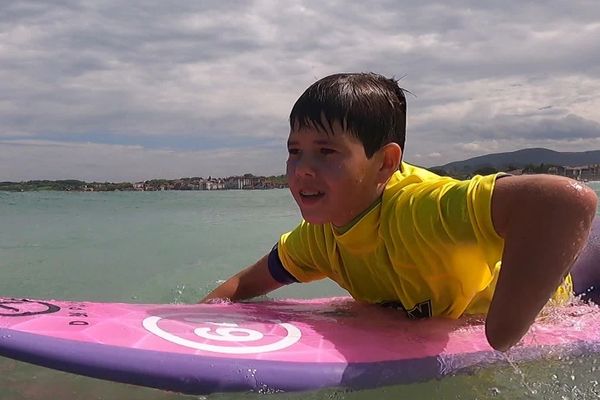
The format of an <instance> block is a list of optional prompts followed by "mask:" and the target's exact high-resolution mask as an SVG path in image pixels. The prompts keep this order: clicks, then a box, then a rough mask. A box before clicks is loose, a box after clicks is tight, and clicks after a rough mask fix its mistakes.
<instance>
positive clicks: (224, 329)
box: [142, 314, 302, 354]
mask: <svg viewBox="0 0 600 400" xmlns="http://www.w3.org/2000/svg"><path fill="white" fill-rule="evenodd" d="M211 319H212V321H211ZM142 325H143V326H144V328H145V329H146V330H147V331H149V332H151V333H153V334H154V335H156V336H158V337H160V338H162V339H165V340H167V341H169V342H171V343H175V344H177V345H180V346H185V347H188V348H192V349H196V350H202V351H208V352H211V353H221V354H260V353H268V352H273V351H278V350H283V349H286V348H288V347H290V346H293V345H294V344H296V343H297V342H298V341H299V340H300V338H301V337H302V332H301V331H300V329H298V328H297V327H296V326H294V325H292V324H290V323H282V322H280V321H271V320H263V321H260V323H252V322H248V321H245V322H240V321H238V322H236V321H235V318H232V319H230V320H226V319H223V320H220V321H215V320H214V315H213V316H210V317H207V318H206V319H204V318H201V317H200V316H199V315H198V314H177V315H168V316H162V317H159V316H151V317H148V318H146V319H144V321H143V322H142ZM242 325H246V326H242ZM259 328H260V330H259ZM175 332H177V333H175ZM265 333H268V334H267V335H266V334H265ZM274 337H277V340H275V341H273V340H272V339H273V338H274Z"/></svg>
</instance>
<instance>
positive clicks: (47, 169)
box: [0, 140, 286, 182]
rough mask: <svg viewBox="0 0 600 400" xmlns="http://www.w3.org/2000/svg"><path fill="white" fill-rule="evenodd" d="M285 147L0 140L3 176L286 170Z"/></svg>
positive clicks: (109, 177)
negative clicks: (201, 147) (184, 147)
mask: <svg viewBox="0 0 600 400" xmlns="http://www.w3.org/2000/svg"><path fill="white" fill-rule="evenodd" d="M283 150H284V149H283V148H282V149H276V148H269V147H262V148H261V147H256V148H245V149H229V148H222V149H214V150H210V151H205V150H197V151H185V152H184V151H173V150H156V149H147V148H144V147H142V146H134V145H127V146H125V145H111V144H97V143H67V142H50V141H37V140H16V141H0V164H1V165H3V170H2V174H1V179H0V180H2V181H21V180H35V179H80V180H85V181H99V182H104V181H112V182H123V181H127V182H132V181H140V180H147V179H153V178H157V177H161V178H168V179H175V178H181V177H193V176H202V177H208V176H221V177H225V176H233V175H242V174H244V173H247V172H248V171H254V172H255V173H257V174H263V175H280V174H283V173H285V157H286V152H285V151H283Z"/></svg>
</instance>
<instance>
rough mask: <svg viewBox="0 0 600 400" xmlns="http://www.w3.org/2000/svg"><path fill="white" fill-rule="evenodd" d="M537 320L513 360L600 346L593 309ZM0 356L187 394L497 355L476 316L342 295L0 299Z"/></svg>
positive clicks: (414, 372) (474, 361)
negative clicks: (207, 300)
mask: <svg viewBox="0 0 600 400" xmlns="http://www.w3.org/2000/svg"><path fill="white" fill-rule="evenodd" d="M597 311H598V310H597V308H596V307H593V306H570V307H566V308H563V309H557V310H553V312H552V313H551V314H549V315H547V316H546V317H542V318H540V319H539V320H538V321H537V322H536V324H535V325H534V326H533V327H532V329H531V330H530V332H529V333H528V334H527V336H526V337H525V338H524V339H523V340H522V341H521V343H520V344H519V345H517V346H516V347H515V348H514V349H512V350H511V351H510V352H509V357H510V358H511V359H512V360H515V361H518V360H532V359H540V358H545V357H561V356H566V355H570V356H577V355H581V354H590V353H598V352H600V313H598V312H597ZM0 355H1V356H5V357H10V358H13V359H17V360H21V361H25V362H29V363H33V364H38V365H42V366H45V367H49V368H54V369H58V370H63V371H67V372H72V373H76V374H81V375H87V376H91V377H96V378H101V379H107V380H112V381H117V382H123V383H130V384H135V385H142V386H149V387H155V388H160V389H166V390H171V391H177V392H183V393H189V394H209V393H214V392H231V391H259V392H272V391H302V390H312V389H319V388H329V387H344V388H353V389H358V388H372V387H379V386H383V385H392V384H401V383H411V382H418V381H426V380H431V379H440V378H443V377H444V376H447V375H452V374H457V373H461V372H468V371H472V370H473V368H485V367H486V366H489V365H494V364H496V363H501V362H506V356H505V355H502V354H500V353H497V352H495V351H494V350H493V349H492V348H491V347H490V346H489V345H488V343H487V341H486V339H485V334H484V328H483V324H482V320H481V319H474V318H464V319H459V320H450V319H442V318H431V319H424V320H410V319H408V318H407V317H406V314H405V313H404V312H402V311H398V310H394V309H389V308H384V307H381V306H372V305H371V306H370V305H363V304H358V303H356V302H354V301H353V300H352V299H351V298H346V297H341V298H327V299H317V300H276V301H265V302H256V303H236V304H232V303H220V304H201V305H198V304H197V305H168V304H162V305H159V304H123V303H93V302H84V301H56V300H34V299H16V298H0Z"/></svg>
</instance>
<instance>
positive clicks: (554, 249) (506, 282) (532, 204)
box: [486, 175, 600, 351]
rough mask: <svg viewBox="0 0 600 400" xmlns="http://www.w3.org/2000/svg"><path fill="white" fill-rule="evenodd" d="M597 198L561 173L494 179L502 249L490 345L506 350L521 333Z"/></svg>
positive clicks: (572, 250)
mask: <svg viewBox="0 0 600 400" xmlns="http://www.w3.org/2000/svg"><path fill="white" fill-rule="evenodd" d="M597 201H598V199H597V197H596V194H595V193H594V192H593V191H592V190H591V189H590V188H588V187H587V186H585V185H584V184H582V183H578V182H575V181H573V180H570V179H567V178H563V177H557V176H550V175H535V176H533V175H531V176H511V177H505V178H502V179H498V180H497V182H496V186H495V188H494V193H493V197H492V220H493V224H494V228H495V229H496V231H497V232H498V234H499V235H500V236H501V237H502V238H503V239H504V253H503V255H502V267H501V269H500V275H499V277H498V282H497V285H496V290H495V293H494V297H493V299H492V302H491V305H490V309H489V312H488V317H487V320H486V336H487V339H488V341H489V343H490V345H491V346H492V347H494V348H495V349H497V350H501V351H505V350H507V349H509V348H510V347H511V346H513V345H514V344H516V343H517V342H518V341H519V340H520V339H521V338H522V337H523V335H525V333H526V332H527V330H528V329H529V327H530V325H531V324H532V323H533V322H534V319H535V317H536V316H537V314H538V313H539V311H540V310H541V309H542V307H543V306H544V305H545V304H546V303H547V301H548V299H549V298H550V297H551V296H552V294H553V293H554V291H555V290H556V288H557V287H558V285H559V284H560V282H561V281H562V279H564V277H565V275H566V274H567V273H568V272H569V270H570V268H571V266H572V264H573V262H574V260H575V258H576V257H577V254H578V253H579V251H580V250H581V248H582V247H583V246H584V244H585V241H586V239H587V236H588V234H589V231H590V226H591V223H592V220H593V218H594V215H595V214H596V207H597ZM599 267H600V266H599Z"/></svg>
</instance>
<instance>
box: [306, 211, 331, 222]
mask: <svg viewBox="0 0 600 400" xmlns="http://www.w3.org/2000/svg"><path fill="white" fill-rule="evenodd" d="M302 218H303V219H304V220H305V221H306V222H308V223H309V224H314V225H322V224H327V223H329V222H330V221H329V219H328V218H325V217H323V216H319V215H312V214H311V215H309V214H306V213H302Z"/></svg>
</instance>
